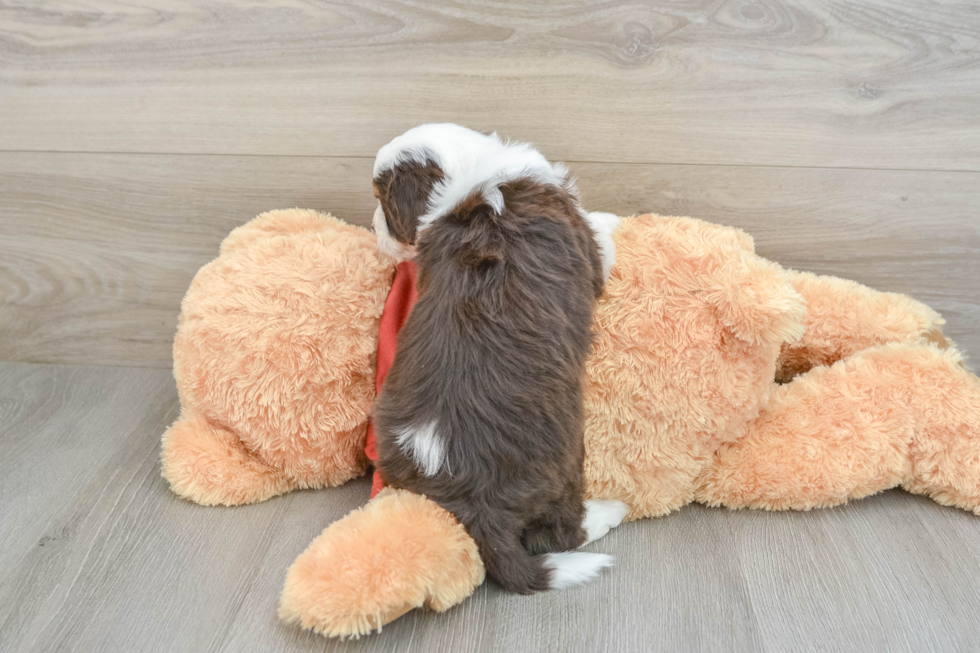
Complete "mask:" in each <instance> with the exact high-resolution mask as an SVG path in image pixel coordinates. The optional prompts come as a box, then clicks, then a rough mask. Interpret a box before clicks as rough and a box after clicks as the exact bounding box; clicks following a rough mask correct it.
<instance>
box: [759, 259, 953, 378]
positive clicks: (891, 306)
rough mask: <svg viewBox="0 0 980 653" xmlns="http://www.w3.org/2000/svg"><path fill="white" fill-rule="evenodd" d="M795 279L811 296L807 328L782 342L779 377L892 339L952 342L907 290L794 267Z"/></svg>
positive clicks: (939, 322) (931, 312) (937, 318)
mask: <svg viewBox="0 0 980 653" xmlns="http://www.w3.org/2000/svg"><path fill="white" fill-rule="evenodd" d="M792 281H793V287H794V288H796V291H797V292H798V293H800V294H801V295H802V296H803V297H804V298H805V299H806V302H807V316H806V319H805V321H804V324H805V326H806V332H805V333H804V335H803V338H802V339H800V340H798V341H796V342H792V343H787V344H785V345H783V349H782V353H781V354H780V356H779V361H778V363H777V367H776V379H777V380H778V381H780V382H787V381H789V380H790V379H792V378H793V377H795V376H796V375H798V374H802V373H804V372H806V371H807V370H809V369H810V368H812V367H815V366H817V365H831V364H833V363H835V362H837V361H839V360H841V359H843V358H846V357H847V356H850V355H851V354H855V353H857V352H859V351H861V350H863V349H868V348H869V347H875V346H878V345H884V344H887V343H890V342H904V343H909V344H911V343H919V342H934V343H935V344H937V345H939V346H940V347H946V346H948V345H949V344H951V343H949V342H948V341H947V340H946V339H945V338H944V337H943V334H942V326H943V324H944V323H945V322H944V320H943V319H942V318H941V317H940V316H939V314H938V313H936V312H935V311H934V310H932V309H931V308H929V307H928V306H926V305H925V304H921V303H919V302H917V301H915V300H914V299H912V298H911V297H908V296H906V295H899V294H895V293H886V292H879V291H877V290H873V289H871V288H868V287H867V286H862V285H861V284H859V283H856V282H854V281H848V280H847V279H839V278H837V277H829V276H820V275H816V274H812V273H809V272H793V273H792Z"/></svg>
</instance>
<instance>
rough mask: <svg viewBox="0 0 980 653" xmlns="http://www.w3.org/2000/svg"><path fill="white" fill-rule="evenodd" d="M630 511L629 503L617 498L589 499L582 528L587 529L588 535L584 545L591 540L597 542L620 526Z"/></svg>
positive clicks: (586, 503)
mask: <svg viewBox="0 0 980 653" xmlns="http://www.w3.org/2000/svg"><path fill="white" fill-rule="evenodd" d="M629 511H630V507H629V506H628V505H626V504H625V503H623V502H622V501H616V500H615V499H589V500H588V501H586V502H585V518H584V519H583V520H582V528H584V529H585V533H586V536H587V537H586V540H585V542H584V543H583V544H582V546H585V545H586V544H588V543H589V542H595V541H596V540H598V539H599V538H601V537H604V536H605V534H606V533H608V532H609V531H610V530H612V529H613V528H616V527H617V526H619V525H620V524H621V523H623V519H624V518H625V517H626V513H628V512H629Z"/></svg>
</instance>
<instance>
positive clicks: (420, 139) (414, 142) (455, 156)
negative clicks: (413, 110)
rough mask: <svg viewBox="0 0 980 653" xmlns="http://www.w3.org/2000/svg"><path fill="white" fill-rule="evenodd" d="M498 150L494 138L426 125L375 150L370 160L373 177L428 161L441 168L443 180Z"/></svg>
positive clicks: (449, 125) (448, 126)
mask: <svg viewBox="0 0 980 653" xmlns="http://www.w3.org/2000/svg"><path fill="white" fill-rule="evenodd" d="M502 147H503V143H501V142H500V137H499V136H497V135H496V134H490V135H489V136H487V135H486V134H483V133H480V132H478V131H474V130H472V129H468V128H466V127H463V126H462V125H455V124H453V123H450V122H445V123H427V124H424V125H419V126H418V127H413V128H412V129H409V130H408V131H407V132H405V133H404V134H402V135H401V136H397V137H395V138H394V139H392V141H391V142H390V143H388V144H387V145H385V146H384V147H382V148H381V149H380V150H378V155H377V157H376V158H375V159H374V177H375V178H377V176H378V175H380V174H381V173H382V172H384V171H385V170H390V169H391V168H394V167H395V166H396V165H398V164H399V163H405V162H408V161H411V162H414V163H418V164H419V165H425V164H427V163H428V162H429V161H430V160H431V161H433V162H435V164H436V165H438V166H439V167H440V168H442V171H443V173H444V174H445V175H446V176H447V177H453V176H455V175H457V174H459V173H460V172H462V171H463V170H464V169H466V168H468V167H470V166H471V165H473V164H474V163H475V162H476V161H479V160H480V159H482V158H485V157H488V156H492V155H493V154H495V153H496V152H497V151H499V150H500V149H501V148H502Z"/></svg>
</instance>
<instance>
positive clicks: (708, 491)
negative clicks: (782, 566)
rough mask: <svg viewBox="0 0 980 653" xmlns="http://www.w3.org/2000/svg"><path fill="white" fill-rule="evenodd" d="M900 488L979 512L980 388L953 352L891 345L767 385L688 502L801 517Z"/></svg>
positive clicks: (714, 457)
mask: <svg viewBox="0 0 980 653" xmlns="http://www.w3.org/2000/svg"><path fill="white" fill-rule="evenodd" d="M898 485H903V486H904V487H906V488H907V489H908V490H910V491H912V492H916V493H921V494H927V495H929V496H931V497H933V498H934V499H936V500H937V501H939V502H940V503H949V504H953V505H957V506H960V507H963V508H966V509H968V510H974V511H975V510H977V506H980V380H978V379H977V377H975V376H973V375H972V374H970V373H968V372H967V371H966V370H964V369H963V367H962V366H961V364H960V358H959V355H958V354H957V352H956V350H955V349H947V350H941V349H939V348H938V347H936V346H932V345H905V344H898V343H893V344H890V345H885V346H882V347H875V348H872V349H868V350H865V351H863V352H859V353H858V354H855V355H854V356H851V357H849V358H847V359H845V360H842V361H840V362H838V363H836V364H834V365H832V366H830V367H825V366H821V367H817V368H814V369H812V370H811V371H810V372H808V373H806V374H803V375H801V376H799V377H797V378H796V379H794V380H793V382H792V383H789V384H787V385H783V386H778V387H775V388H774V390H773V393H772V396H771V398H770V402H769V405H768V407H767V408H766V409H765V410H764V411H763V413H762V414H761V415H760V417H759V418H758V419H757V420H756V421H755V422H754V423H753V424H752V425H751V426H750V428H749V430H748V432H747V433H746V434H745V435H744V436H743V437H742V438H741V439H740V440H738V441H737V442H734V443H731V444H727V445H724V446H722V447H721V448H720V449H719V450H718V451H717V452H716V453H715V455H714V456H713V460H712V462H711V463H710V464H709V465H708V467H707V468H706V469H705V471H704V472H703V473H702V475H701V477H700V478H699V480H698V487H697V490H696V498H697V500H698V501H700V502H702V503H705V504H708V505H724V506H727V507H729V508H766V509H797V510H807V509H810V508H817V507H824V506H832V505H837V504H840V503H844V502H845V501H847V500H848V499H856V498H860V497H864V496H867V495H869V494H873V493H875V492H879V491H881V490H885V489H888V488H891V487H895V486H898Z"/></svg>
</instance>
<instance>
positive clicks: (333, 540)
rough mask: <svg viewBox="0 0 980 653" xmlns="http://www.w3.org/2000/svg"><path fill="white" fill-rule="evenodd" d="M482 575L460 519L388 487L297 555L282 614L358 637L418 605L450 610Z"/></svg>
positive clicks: (321, 629) (307, 624)
mask: <svg viewBox="0 0 980 653" xmlns="http://www.w3.org/2000/svg"><path fill="white" fill-rule="evenodd" d="M483 578H484V568H483V562H482V561H481V560H480V555H479V553H478V551H477V547H476V543H475V542H474V541H473V539H472V538H470V536H469V535H468V534H467V533H466V529H464V528H463V526H462V525H461V524H460V523H459V522H457V521H456V519H455V517H453V516H452V515H451V514H450V513H448V512H446V511H445V510H444V509H442V508H441V507H439V505H437V504H436V503H435V502H433V501H430V500H429V499H426V498H425V497H423V496H420V495H417V494H413V493H411V492H407V491H405V490H392V489H387V490H383V491H382V492H381V493H380V494H379V495H378V496H377V497H375V498H374V499H372V500H371V502H370V503H368V504H367V505H366V506H365V507H363V508H360V509H358V510H355V511H354V512H352V513H350V514H349V515H347V516H346V517H344V518H343V519H341V520H340V521H337V522H335V523H334V524H332V525H331V526H329V527H327V528H326V529H325V530H324V531H323V532H322V533H321V534H320V535H319V537H317V538H316V539H315V540H313V542H312V543H311V544H310V546H309V548H307V549H306V551H304V552H303V553H302V554H301V555H300V556H299V557H298V558H297V559H296V561H295V562H294V563H293V565H292V566H291V567H290V568H289V572H288V573H287V575H286V584H285V587H284V588H283V591H282V597H281V601H280V607H279V616H280V617H281V618H282V619H283V620H284V621H286V622H287V623H295V624H299V625H300V626H302V627H303V628H308V629H313V630H314V631H316V632H318V633H320V634H321V635H326V636H328V637H351V636H353V637H359V636H361V635H366V634H368V633H370V632H371V631H372V630H374V629H378V630H380V629H381V626H383V625H384V624H386V623H389V622H391V621H393V620H395V619H397V618H398V617H400V616H402V615H403V614H405V613H406V612H409V611H410V610H413V609H415V608H421V607H423V606H427V607H429V608H431V609H433V610H435V611H437V612H442V611H444V610H448V609H449V608H450V607H452V606H454V605H456V604H457V603H459V602H460V601H462V600H463V599H465V598H466V597H467V596H469V595H470V594H472V593H473V590H475V589H476V588H477V587H478V586H479V585H480V583H482V582H483Z"/></svg>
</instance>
